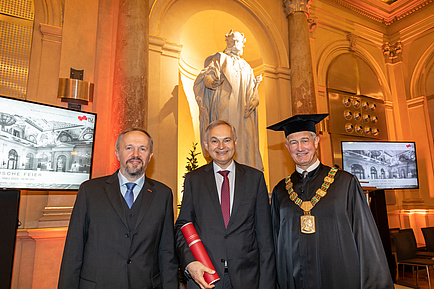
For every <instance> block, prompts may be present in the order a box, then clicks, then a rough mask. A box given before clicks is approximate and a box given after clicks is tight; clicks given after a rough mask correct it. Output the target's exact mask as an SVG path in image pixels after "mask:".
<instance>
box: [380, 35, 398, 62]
mask: <svg viewBox="0 0 434 289" xmlns="http://www.w3.org/2000/svg"><path fill="white" fill-rule="evenodd" d="M382 48H383V55H384V62H385V63H389V64H393V63H397V62H400V61H402V43H401V41H397V42H395V43H394V44H389V42H386V43H384V44H383V46H382Z"/></svg>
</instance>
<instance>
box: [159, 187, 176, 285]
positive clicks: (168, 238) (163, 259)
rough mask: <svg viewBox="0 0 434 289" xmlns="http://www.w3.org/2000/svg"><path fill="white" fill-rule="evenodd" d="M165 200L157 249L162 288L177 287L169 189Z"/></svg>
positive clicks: (170, 192)
mask: <svg viewBox="0 0 434 289" xmlns="http://www.w3.org/2000/svg"><path fill="white" fill-rule="evenodd" d="M168 195H169V196H168V198H167V200H166V207H165V208H164V209H165V219H164V224H163V231H162V236H161V241H160V246H159V249H158V251H159V252H158V257H159V265H160V272H161V280H162V283H163V288H164V289H166V288H167V289H171V288H177V287H178V260H177V258H176V252H175V237H174V232H173V195H172V191H171V190H170V189H169V192H168Z"/></svg>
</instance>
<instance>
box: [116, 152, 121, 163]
mask: <svg viewBox="0 0 434 289" xmlns="http://www.w3.org/2000/svg"><path fill="white" fill-rule="evenodd" d="M115 155H116V158H117V159H118V161H119V162H120V161H121V160H120V159H119V152H118V150H115Z"/></svg>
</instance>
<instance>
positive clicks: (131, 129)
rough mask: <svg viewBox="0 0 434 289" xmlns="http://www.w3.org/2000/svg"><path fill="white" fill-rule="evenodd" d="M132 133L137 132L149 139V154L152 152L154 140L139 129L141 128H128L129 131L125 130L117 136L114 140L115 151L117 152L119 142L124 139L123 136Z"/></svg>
mask: <svg viewBox="0 0 434 289" xmlns="http://www.w3.org/2000/svg"><path fill="white" fill-rule="evenodd" d="M132 131H139V132H142V133H144V134H145V135H146V136H147V137H148V138H149V142H150V143H151V152H153V150H154V140H153V139H152V137H151V135H150V134H149V133H148V132H147V131H146V130H144V129H141V128H137V127H132V128H129V129H127V130H125V131H123V132H121V133H120V134H119V136H118V138H117V140H116V150H119V144H120V142H121V139H122V138H123V137H124V135H126V134H127V133H129V132H132Z"/></svg>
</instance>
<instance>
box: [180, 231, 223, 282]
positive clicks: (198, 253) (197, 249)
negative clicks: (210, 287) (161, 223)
mask: <svg viewBox="0 0 434 289" xmlns="http://www.w3.org/2000/svg"><path fill="white" fill-rule="evenodd" d="M181 232H182V234H183V235H184V238H185V240H186V241H187V244H188V247H189V248H190V250H191V253H192V254H193V256H194V258H195V259H196V260H197V261H199V262H201V263H202V264H204V265H205V266H207V267H208V268H210V269H213V270H214V271H216V270H215V268H214V265H213V264H212V262H211V259H210V258H209V256H208V253H207V252H206V250H205V247H204V246H203V244H202V240H201V239H200V238H199V235H198V234H197V231H196V229H195V228H194V225H193V223H191V222H190V223H187V224H185V225H184V226H182V227H181ZM203 277H204V279H205V281H206V282H207V283H208V284H214V283H216V282H217V281H219V280H220V277H219V275H218V274H217V271H216V272H215V273H214V274H208V273H206V272H205V273H204V275H203Z"/></svg>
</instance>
